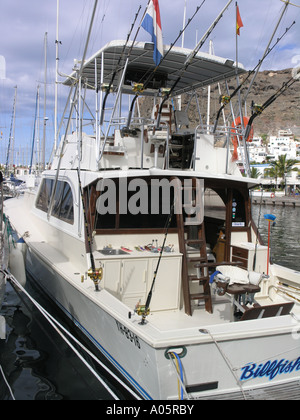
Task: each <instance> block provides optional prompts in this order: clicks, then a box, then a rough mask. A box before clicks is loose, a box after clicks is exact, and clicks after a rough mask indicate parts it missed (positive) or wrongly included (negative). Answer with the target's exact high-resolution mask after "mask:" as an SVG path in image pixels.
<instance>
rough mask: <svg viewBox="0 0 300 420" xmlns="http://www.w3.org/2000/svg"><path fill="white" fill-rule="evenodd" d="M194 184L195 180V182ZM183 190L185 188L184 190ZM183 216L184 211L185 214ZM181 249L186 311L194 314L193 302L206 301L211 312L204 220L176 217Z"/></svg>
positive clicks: (182, 216) (194, 187) (192, 188)
mask: <svg viewBox="0 0 300 420" xmlns="http://www.w3.org/2000/svg"><path fill="white" fill-rule="evenodd" d="M193 181H196V179H194V180H193ZM195 190H196V182H193V186H192V187H191V188H190V198H191V203H192V201H193V200H194V198H195V193H196V191H195ZM182 191H184V187H182ZM183 213H184V212H183ZM176 218H177V228H178V238H179V249H180V252H181V253H182V288H183V298H184V305H185V312H186V314H188V315H192V302H193V301H197V300H198V301H204V303H205V309H206V311H207V312H209V313H212V312H213V309H212V299H211V292H210V285H209V271H208V270H209V267H210V266H211V265H214V264H210V263H208V260H207V251H206V239H205V229H204V221H203V220H199V221H198V222H197V221H195V218H192V217H191V216H188V215H186V214H185V213H184V214H176Z"/></svg>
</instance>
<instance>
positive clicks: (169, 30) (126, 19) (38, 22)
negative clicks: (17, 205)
mask: <svg viewBox="0 0 300 420" xmlns="http://www.w3.org/2000/svg"><path fill="white" fill-rule="evenodd" d="M297 2H298V3H299V5H300V0H294V1H293V3H297ZM146 3H147V0H100V1H99V2H98V8H97V14H96V19H95V24H94V28H93V32H92V36H91V42H90V46H89V50H88V54H87V56H88V57H89V56H91V55H92V54H94V53H95V52H96V51H97V50H99V49H100V48H101V47H102V46H103V45H105V44H106V43H107V42H109V41H110V40H113V39H126V37H127V34H128V31H129V29H130V27H131V24H132V22H133V19H134V16H135V14H136V12H137V10H138V7H139V5H141V6H142V10H144V8H145V6H146ZM201 3H202V0H186V4H187V18H188V17H190V16H191V15H192V14H193V13H194V11H195V10H196V7H197V6H198V5H200V4H201ZM159 4H160V10H161V20H162V30H163V37H164V43H165V44H170V43H171V42H173V41H174V40H175V38H176V37H177V35H178V33H179V31H180V29H181V28H182V23H183V10H184V4H185V0H160V2H159ZM226 4H227V0H206V1H205V3H204V5H203V6H202V7H201V9H200V10H199V12H198V14H197V16H196V18H195V19H194V20H193V22H192V23H191V25H190V26H189V28H188V30H187V32H186V34H185V43H184V46H185V47H187V48H193V47H194V46H195V43H196V39H200V37H201V36H202V35H203V34H204V33H205V31H206V30H207V29H208V27H209V26H210V24H211V23H212V21H213V20H214V18H215V17H216V16H217V15H218V13H219V12H220V11H221V10H222V9H223V7H224V6H225V5H226ZM56 5H57V1H56V0H51V1H45V0H44V1H41V0H27V1H24V0H2V1H1V6H2V7H1V14H0V40H1V41H0V55H2V56H4V57H5V60H6V79H5V80H0V127H1V128H0V132H1V133H2V135H1V140H0V161H2V162H3V158H4V156H5V155H6V150H5V149H6V147H7V143H8V138H9V133H10V125H11V115H12V107H13V99H14V91H15V90H14V87H15V86H17V87H18V89H17V95H18V96H17V107H16V132H15V146H16V150H17V151H18V152H20V154H19V157H18V160H19V161H20V162H22V160H24V159H25V160H26V156H27V155H28V153H29V149H30V147H31V142H32V136H33V121H34V115H35V100H36V92H37V86H38V85H40V93H41V99H40V101H41V108H40V116H41V124H40V125H41V136H42V126H43V121H42V116H43V101H44V98H43V92H44V84H43V81H44V38H45V33H46V32H47V61H48V70H47V117H48V118H49V120H48V122H47V130H46V131H47V132H46V140H47V149H48V150H50V149H51V146H52V141H53V118H54V80H55V39H56ZM93 5H94V0H72V1H70V0H60V18H59V41H61V45H60V60H59V69H60V72H62V73H64V74H69V73H70V72H71V70H72V65H73V62H74V59H76V58H77V59H80V58H81V57H82V54H83V49H84V43H85V39H86V34H87V29H88V25H89V21H90V15H91V11H92V8H93ZM238 5H239V9H240V14H241V17H242V20H243V23H244V27H243V28H242V29H241V34H240V36H239V38H238V47H239V48H238V50H239V61H240V62H241V63H243V64H244V66H245V67H246V68H247V69H252V68H253V67H254V66H255V65H256V64H257V63H258V60H259V59H260V58H261V57H262V55H263V52H264V50H265V48H266V46H267V44H268V42H269V40H270V37H271V35H272V33H273V31H274V29H275V25H276V23H277V21H278V19H279V16H280V14H281V11H282V9H283V7H284V3H283V2H282V1H281V0H239V1H238ZM140 17H141V14H140V16H139V19H138V22H139V21H140ZM294 20H295V21H296V24H295V25H294V26H293V28H292V29H291V30H290V31H289V32H288V34H287V35H286V36H285V37H284V39H283V40H282V41H281V42H280V44H279V45H278V47H276V49H274V51H273V52H272V53H271V54H270V55H269V56H268V58H267V59H266V61H265V62H264V64H263V67H262V69H265V70H266V69H268V70H270V69H272V70H278V69H285V68H290V67H295V66H297V65H298V66H300V8H295V7H293V6H291V5H290V6H289V7H288V10H287V13H286V14H285V16H284V18H283V20H282V23H281V24H280V26H279V28H278V31H277V33H276V35H275V39H276V38H277V37H279V36H280V35H281V34H283V32H284V31H285V28H286V27H288V26H290V25H291V23H292V22H293V21H294ZM138 39H139V40H146V41H147V40H149V36H148V34H147V33H146V32H145V31H144V30H143V29H141V30H140V32H139V37H138ZM210 39H211V40H212V41H213V43H214V51H215V54H216V55H219V56H224V57H227V58H232V59H234V58H235V1H233V2H232V3H231V5H230V7H229V9H228V10H227V11H226V12H225V13H224V16H223V18H222V19H221V21H220V22H219V24H218V25H217V27H216V28H215V30H214V31H213V33H212V35H211V37H210ZM178 45H181V40H180V41H179V42H178ZM202 51H208V42H207V43H206V44H205V45H204V46H203V48H202ZM62 80H63V78H60V81H62ZM67 94H68V89H67V88H66V87H63V86H59V97H60V102H59V112H62V109H63V107H64V106H65V99H66V96H67Z"/></svg>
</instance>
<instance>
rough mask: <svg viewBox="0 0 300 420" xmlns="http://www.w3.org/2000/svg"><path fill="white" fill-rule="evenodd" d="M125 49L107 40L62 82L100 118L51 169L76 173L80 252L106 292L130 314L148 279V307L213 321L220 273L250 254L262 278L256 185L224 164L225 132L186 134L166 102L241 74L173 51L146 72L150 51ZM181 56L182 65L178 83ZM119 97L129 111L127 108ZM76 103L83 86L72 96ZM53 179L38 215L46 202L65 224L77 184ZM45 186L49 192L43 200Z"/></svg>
mask: <svg viewBox="0 0 300 420" xmlns="http://www.w3.org/2000/svg"><path fill="white" fill-rule="evenodd" d="M128 52H129V46H128V45H126V44H124V42H121V41H114V42H111V43H109V44H108V45H106V46H105V47H104V48H103V49H102V50H100V51H99V52H98V53H97V54H95V55H94V56H93V57H92V58H91V59H90V60H88V61H87V62H86V63H85V64H84V66H83V69H82V72H81V73H79V69H77V70H75V71H74V73H73V74H72V75H70V77H69V78H68V79H67V80H66V82H65V84H66V85H69V86H71V87H73V88H74V85H75V84H76V83H77V81H79V83H78V85H79V88H78V89H86V90H91V91H94V93H95V98H96V110H97V111H96V115H95V116H94V118H93V119H92V125H93V134H91V135H88V134H85V133H84V132H83V131H80V132H79V133H78V132H77V131H76V132H74V133H73V134H71V135H65V136H63V137H62V141H61V143H60V146H59V148H58V150H57V152H56V154H55V156H54V159H53V163H52V167H51V170H54V171H55V170H56V169H60V170H61V171H65V172H66V173H68V171H71V172H72V171H73V174H74V173H75V171H76V173H77V172H78V171H79V173H80V178H81V182H82V192H83V203H84V204H83V205H84V208H85V214H86V219H87V220H86V226H87V231H86V232H85V242H86V252H87V253H88V254H89V253H90V250H91V249H92V252H93V256H94V259H95V263H96V265H97V264H98V265H99V266H101V268H102V271H103V282H102V285H103V287H104V288H105V289H106V290H108V291H109V292H110V293H112V294H113V295H115V296H116V297H117V298H118V299H120V300H122V301H123V302H124V303H125V304H127V305H128V306H129V307H131V308H132V307H134V306H135V305H136V304H137V303H138V302H145V300H146V297H147V294H148V293H149V290H150V289H151V285H152V282H153V277H154V276H155V277H157V279H156V282H155V289H154V293H153V299H152V303H151V310H154V311H155V310H166V309H178V308H181V307H183V305H184V308H185V312H186V313H187V314H189V315H191V314H192V307H193V306H194V305H195V303H196V305H199V304H200V305H201V304H203V305H204V306H205V308H206V311H207V312H209V313H212V312H213V307H212V298H211V292H210V289H211V286H210V276H211V275H212V274H213V273H214V272H215V271H216V269H217V268H218V267H219V266H221V265H231V266H241V267H243V269H244V270H248V269H252V266H253V260H254V258H255V260H256V265H257V267H256V268H257V269H258V270H260V271H261V272H263V271H265V267H264V264H265V262H264V258H261V259H260V258H259V256H258V254H259V252H258V250H259V251H261V253H262V252H265V249H264V248H263V249H260V246H256V247H255V249H254V247H253V243H254V242H255V239H254V237H255V227H254V225H253V222H252V218H251V210H250V207H251V206H250V197H249V188H251V187H254V186H255V185H256V182H255V181H254V180H253V179H251V178H247V177H243V176H242V175H241V173H240V170H239V168H238V166H237V165H236V162H234V161H232V159H231V151H230V147H231V146H230V138H231V136H232V129H229V128H228V127H222V128H221V129H220V128H217V130H213V128H212V127H206V126H205V127H204V126H203V125H201V124H199V125H198V126H197V127H194V128H190V127H189V123H188V121H187V119H186V117H187V114H186V113H185V112H184V111H183V110H182V109H180V107H179V108H178V109H177V110H176V109H174V106H173V105H174V100H175V98H177V97H178V96H179V95H182V94H184V93H185V92H191V93H192V96H193V95H196V89H198V88H200V87H204V86H207V85H209V84H212V83H215V82H218V81H220V80H227V79H229V78H230V77H232V76H235V75H236V73H238V74H242V73H243V72H244V69H243V67H242V66H241V65H240V64H238V65H237V66H236V64H235V63H234V62H233V61H231V60H227V59H223V58H220V57H216V56H212V55H210V54H205V53H199V52H198V53H197V54H195V55H193V54H192V52H191V51H190V50H186V49H183V48H177V47H173V49H172V50H171V51H170V52H169V54H168V55H167V56H166V57H165V59H164V60H163V62H162V64H161V66H160V67H159V71H157V72H153V73H151V71H152V70H153V69H154V64H153V61H152V51H151V45H150V44H147V43H135V44H134V46H133V48H132V50H131V51H130V54H127V53H128ZM120 56H121V57H123V59H122V60H121V61H118V63H119V64H118V67H116V59H117V58H119V57H120ZM187 60H190V61H191V62H190V65H189V66H188V68H187V70H186V71H185V72H184V74H183V75H182V77H180V78H179V79H178V75H180V72H181V70H182V68H183V66H184V64H185V63H186V62H187ZM114 73H116V75H117V76H116V77H112V75H113V74H114ZM149 74H151V77H150V76H149ZM147 75H148V77H147ZM176 80H179V82H178V83H176V88H175V89H174V90H172V87H174V81H176ZM116 82H117V83H116ZM170 90H172V96H170V97H169V92H170ZM124 95H126V96H127V97H129V103H131V106H130V107H129V109H128V110H127V111H126V110H125V111H124V106H123V103H124V100H123V101H122V98H123V97H124ZM83 96H84V97H85V94H84V95H82V91H81V90H80V91H79V92H78V98H79V100H81V98H82V97H83ZM196 96H197V95H196ZM111 97H113V99H114V100H113V107H112V110H111V111H110V112H109V111H108V103H109V100H110V99H111ZM142 97H143V98H146V99H147V98H148V97H152V101H153V103H152V106H151V110H150V112H148V114H147V115H146V116H142V115H141V114H140V113H139V106H140V104H141V102H139V101H140V100H141V98H142ZM166 97H167V100H166ZM127 100H128V99H127ZM99 104H103V106H102V109H100V106H99ZM135 107H136V110H135ZM124 112H125V116H123V115H124ZM76 118H77V117H76ZM77 126H80V123H79V121H77ZM234 135H240V132H238V131H235V132H234ZM220 144H221V147H220ZM76 177H77V175H76V176H75V175H73V179H76ZM70 179H71V178H70ZM57 181H58V183H57ZM47 182H48V183H47ZM50 183H51V182H50V181H46V180H44V184H43V186H42V188H41V190H40V196H39V198H38V201H37V207H39V208H40V209H42V210H43V209H44V208H45V209H46V208H47V206H48V215H49V206H50V208H51V210H50V212H52V213H53V215H54V217H57V218H60V219H61V220H64V221H65V222H66V223H72V220H73V219H72V217H73V207H72V204H71V203H70V202H69V200H70V198H71V194H70V193H71V190H73V191H74V190H75V191H76V187H74V186H72V187H71V186H70V187H69V188H68V186H67V185H66V184H65V183H64V182H61V181H59V177H58V178H56V182H55V183H54V184H53V183H52V184H51V185H50ZM53 185H56V187H55V189H56V191H55V192H54V193H53V192H51V191H50V192H49V191H48V192H47V189H50V190H51V188H52V187H53ZM43 192H45V196H43ZM75 194H76V193H75ZM59 195H60V197H61V198H60V200H57V199H56V196H59ZM52 196H53V199H51V197H52ZM49 197H50V199H49ZM49 200H50V201H49ZM77 200H79V201H80V197H79V196H78V198H77ZM57 202H58V203H59V205H58V204H57ZM74 208H75V206H74ZM76 219H77V218H76V217H75V224H76ZM75 229H76V227H75V226H74V230H75ZM163 244H164V245H163ZM162 246H163V249H162ZM161 249H162V252H161ZM158 267H159V270H158ZM154 273H155V274H154ZM256 292H258V290H256Z"/></svg>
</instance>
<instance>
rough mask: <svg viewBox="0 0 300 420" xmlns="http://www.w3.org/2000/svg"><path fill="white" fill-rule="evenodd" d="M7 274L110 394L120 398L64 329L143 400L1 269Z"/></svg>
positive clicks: (129, 390)
mask: <svg viewBox="0 0 300 420" xmlns="http://www.w3.org/2000/svg"><path fill="white" fill-rule="evenodd" d="M0 272H2V273H3V274H4V275H5V276H6V280H8V281H11V282H12V283H13V284H14V285H15V286H17V287H18V288H19V289H20V290H21V291H22V292H23V293H24V294H25V295H26V296H27V297H28V299H29V300H30V301H31V302H32V303H33V304H34V306H36V308H37V309H38V310H39V311H40V312H41V314H42V315H43V316H44V317H45V318H46V319H47V321H48V322H49V323H50V325H51V326H52V327H53V328H54V329H55V330H56V331H57V333H58V334H59V335H60V336H61V337H62V339H63V340H64V341H65V342H66V343H67V344H68V345H69V346H70V348H71V349H72V350H73V351H74V352H75V354H76V355H77V356H78V357H79V359H80V360H81V361H82V362H83V363H84V364H85V366H86V367H87V368H88V369H89V370H90V372H91V373H92V374H93V375H94V376H95V377H96V379H97V380H98V381H99V382H100V383H101V384H102V385H103V387H104V388H105V389H106V390H107V391H108V392H109V393H110V395H111V396H112V397H113V398H114V399H115V400H119V398H118V396H117V395H116V394H115V393H114V392H113V391H112V390H111V389H110V388H109V387H108V385H107V384H106V383H105V382H104V380H103V379H102V378H101V377H100V376H99V375H98V373H97V372H96V371H95V369H93V367H92V366H90V365H89V364H88V362H87V361H86V360H85V359H84V358H83V356H82V355H81V354H80V353H79V352H78V350H77V349H76V348H75V347H74V346H73V344H72V343H71V342H70V341H69V340H68V339H67V337H66V336H65V335H64V334H63V333H62V331H63V332H64V333H65V334H67V335H68V336H69V337H70V338H71V339H72V340H73V341H74V342H75V343H76V344H77V345H78V346H79V347H81V348H82V349H83V350H84V351H85V352H86V353H87V354H88V355H89V356H90V357H91V358H92V359H93V360H94V361H95V362H96V363H98V364H99V365H100V366H101V367H102V368H103V369H104V370H106V371H107V372H108V373H109V374H110V375H111V376H112V377H113V378H114V379H115V380H117V381H118V382H119V383H120V385H122V386H123V387H124V389H126V390H127V391H128V392H130V393H131V394H132V395H133V397H134V398H136V399H137V400H141V397H140V396H139V395H137V394H136V393H135V392H134V391H133V390H132V389H131V388H130V387H128V386H127V385H126V384H125V383H124V382H123V381H122V380H121V379H120V378H119V377H118V376H117V375H115V374H114V373H113V372H112V371H111V370H110V369H109V368H108V367H107V366H106V365H105V364H104V363H102V362H101V361H100V360H99V359H98V358H97V357H96V356H95V355H94V354H93V353H92V352H91V351H90V350H88V349H87V348H86V347H85V346H84V345H83V344H82V343H81V342H80V341H79V340H77V339H76V338H75V337H74V336H73V335H72V334H71V333H70V332H69V331H68V330H67V329H65V328H64V327H63V326H62V325H61V324H60V323H59V322H58V321H57V320H56V319H55V318H54V317H53V316H52V315H50V314H49V313H48V312H47V311H46V310H45V309H44V308H43V307H42V306H41V305H40V304H39V303H38V302H37V301H36V300H35V299H34V298H33V297H32V296H31V295H30V294H29V293H28V292H27V291H26V290H25V289H24V287H22V285H21V284H20V283H19V282H18V281H17V280H16V278H15V277H14V276H13V275H12V274H10V273H7V272H6V271H4V270H0Z"/></svg>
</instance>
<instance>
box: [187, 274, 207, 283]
mask: <svg viewBox="0 0 300 420" xmlns="http://www.w3.org/2000/svg"><path fill="white" fill-rule="evenodd" d="M188 277H189V281H199V283H200V282H206V281H209V277H208V276H202V277H198V276H196V275H192V276H188Z"/></svg>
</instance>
